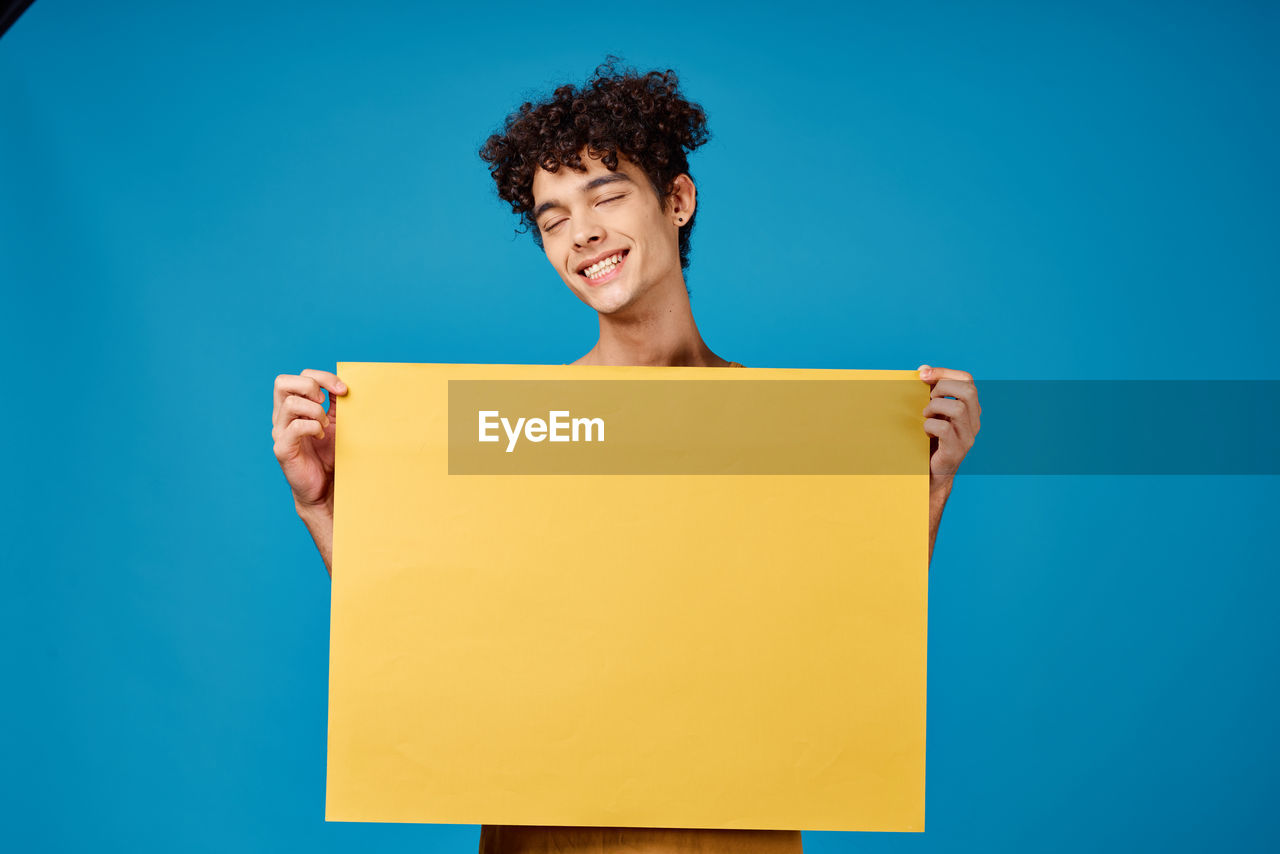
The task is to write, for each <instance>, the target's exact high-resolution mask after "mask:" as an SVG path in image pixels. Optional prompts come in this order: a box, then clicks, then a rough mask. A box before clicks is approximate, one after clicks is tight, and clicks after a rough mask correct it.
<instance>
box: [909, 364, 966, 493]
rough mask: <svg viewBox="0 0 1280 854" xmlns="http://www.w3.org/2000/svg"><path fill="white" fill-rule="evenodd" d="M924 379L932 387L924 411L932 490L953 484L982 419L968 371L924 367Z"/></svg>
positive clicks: (921, 375)
mask: <svg viewBox="0 0 1280 854" xmlns="http://www.w3.org/2000/svg"><path fill="white" fill-rule="evenodd" d="M919 370H920V379H921V381H923V382H925V383H927V384H928V385H929V386H930V392H929V397H930V400H929V405H928V406H926V407H925V408H924V417H925V422H924V432H926V433H928V434H929V435H930V436H932V437H933V440H932V441H931V442H930V443H929V445H930V447H929V485H930V488H931V489H935V488H940V487H946V488H949V487H950V485H951V479H952V477H953V476H954V475H955V473H956V469H958V468H960V462H961V460H963V459H964V458H965V454H967V453H969V449H970V448H972V447H973V440H974V438H975V437H976V436H977V435H978V429H979V427H980V422H981V417H982V406H981V404H979V403H978V388H977V386H975V385H974V384H973V377H972V376H971V375H969V374H968V373H966V372H965V371H953V370H948V369H947V368H934V367H931V366H929V365H921V366H920V369H919Z"/></svg>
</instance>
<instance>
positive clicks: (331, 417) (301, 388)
mask: <svg viewBox="0 0 1280 854" xmlns="http://www.w3.org/2000/svg"><path fill="white" fill-rule="evenodd" d="M322 389H323V390H327V391H328V392H329V411H328V412H325V409H324V394H323V391H322ZM346 393H347V386H346V383H344V382H343V381H342V380H340V379H338V377H337V376H336V375H335V374H331V373H329V372H328V371H317V370H313V369H311V368H308V369H306V370H305V371H303V372H302V373H301V374H281V375H280V376H278V377H276V383H275V406H274V407H273V408H272V410H271V438H272V439H274V440H275V449H274V450H275V455H276V460H277V461H279V463H280V468H281V469H282V470H283V471H284V476H285V479H287V480H288V481H289V487H290V488H291V489H292V490H293V500H294V504H295V505H296V507H297V509H298V512H299V513H300V514H301V513H304V512H309V511H313V510H314V511H320V512H326V511H327V513H328V515H329V517H330V518H332V516H333V447H334V442H333V440H334V436H335V435H336V433H337V429H338V400H337V398H338V396H341V395H344V394H346ZM322 551H323V549H322Z"/></svg>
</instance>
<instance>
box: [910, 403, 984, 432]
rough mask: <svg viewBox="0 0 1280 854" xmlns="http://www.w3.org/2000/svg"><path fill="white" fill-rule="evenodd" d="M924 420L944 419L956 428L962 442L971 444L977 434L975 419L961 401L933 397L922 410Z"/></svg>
mask: <svg viewBox="0 0 1280 854" xmlns="http://www.w3.org/2000/svg"><path fill="white" fill-rule="evenodd" d="M923 414H924V416H925V418H945V419H946V420H948V421H950V422H951V423H952V425H953V426H954V427H955V428H956V433H957V434H958V435H959V437H960V439H961V441H962V442H965V443H967V444H972V440H973V436H974V435H975V434H976V433H977V432H978V429H977V424H976V423H975V422H976V421H977V419H976V418H974V417H973V413H971V412H970V411H969V408H968V407H967V406H966V405H965V402H964V401H963V400H952V399H951V398H949V397H935V398H934V399H933V400H931V401H929V405H928V406H926V407H925V408H924V413H923Z"/></svg>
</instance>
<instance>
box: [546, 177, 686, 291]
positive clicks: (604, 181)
mask: <svg viewBox="0 0 1280 854" xmlns="http://www.w3.org/2000/svg"><path fill="white" fill-rule="evenodd" d="M582 164H583V165H584V166H585V167H586V169H585V170H584V171H581V172H578V171H575V170H573V169H571V168H569V167H567V166H562V167H561V168H560V169H559V170H558V171H556V172H548V171H547V170H545V169H539V170H538V171H537V173H535V175H534V178H533V209H534V220H535V222H536V223H537V228H538V232H539V234H540V236H541V238H542V248H543V251H545V252H546V254H547V260H548V261H550V262H551V266H553V267H555V268H556V272H558V273H559V274H560V278H562V279H563V280H564V281H565V284H567V285H568V286H569V288H570V289H571V290H572V291H573V292H574V293H575V294H576V295H577V296H578V299H580V300H582V301H583V302H584V303H586V304H587V305H589V306H591V307H592V308H593V309H595V310H596V311H598V312H600V313H601V314H619V313H622V312H625V311H626V310H627V309H630V308H635V307H639V306H642V305H645V304H647V303H652V302H654V301H655V300H661V299H663V298H664V297H665V296H669V295H670V294H675V293H679V294H684V293H685V287H684V275H683V274H682V272H681V268H680V250H679V230H680V226H681V225H682V224H683V223H685V222H687V221H688V220H689V217H690V216H691V215H692V213H693V206H694V204H695V201H696V199H695V194H694V188H693V182H692V181H691V180H690V179H689V177H688V176H687V175H681V176H680V177H679V178H677V179H676V182H675V186H674V188H673V190H674V192H673V194H672V195H671V196H670V197H669V198H668V201H667V204H666V206H665V209H664V206H663V204H662V203H661V202H660V201H659V198H658V195H657V193H655V192H654V189H653V185H652V184H651V183H650V182H649V179H648V177H647V176H646V175H645V173H644V170H642V169H641V168H640V167H638V166H636V165H635V164H634V163H633V162H631V161H630V160H628V159H627V158H626V157H625V156H624V155H621V154H619V155H618V169H617V170H616V171H612V172H611V171H610V170H609V169H608V167H606V166H605V165H604V164H603V163H602V162H601V161H600V160H599V159H598V158H595V157H590V156H586V155H585V154H584V156H583V157H582Z"/></svg>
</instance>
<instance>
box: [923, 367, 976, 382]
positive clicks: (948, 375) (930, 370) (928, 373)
mask: <svg viewBox="0 0 1280 854" xmlns="http://www.w3.org/2000/svg"><path fill="white" fill-rule="evenodd" d="M917 370H918V371H920V379H922V380H926V381H928V382H936V381H937V380H963V381H964V382H970V383H971V382H973V375H972V374H970V373H969V372H968V371H957V370H953V369H950V368H935V367H933V366H932V365H921V366H920V367H919V368H917Z"/></svg>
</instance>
